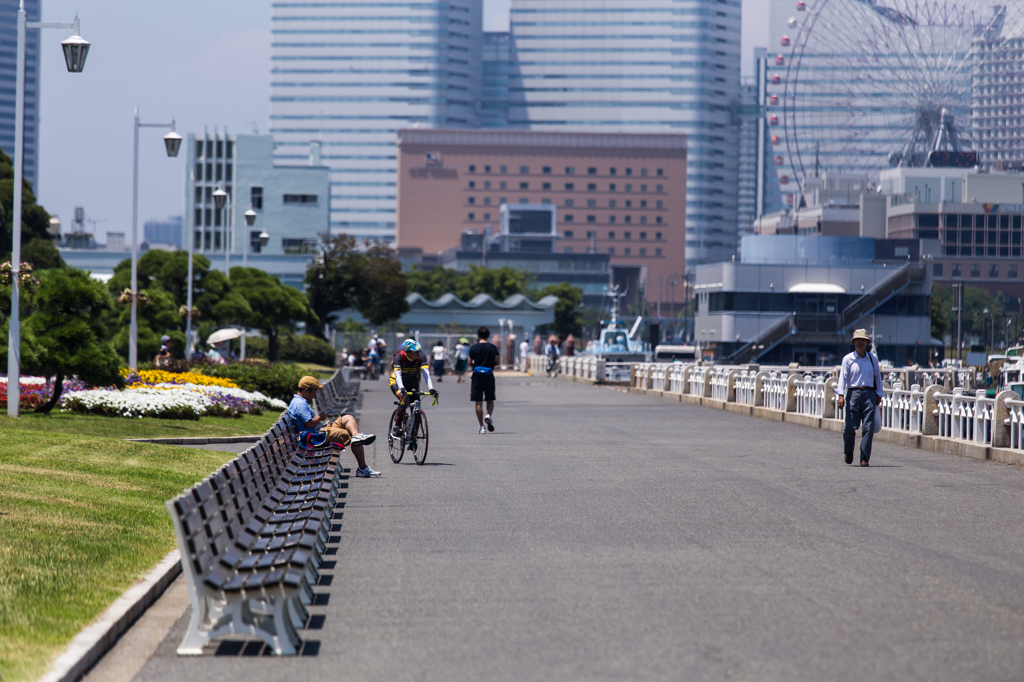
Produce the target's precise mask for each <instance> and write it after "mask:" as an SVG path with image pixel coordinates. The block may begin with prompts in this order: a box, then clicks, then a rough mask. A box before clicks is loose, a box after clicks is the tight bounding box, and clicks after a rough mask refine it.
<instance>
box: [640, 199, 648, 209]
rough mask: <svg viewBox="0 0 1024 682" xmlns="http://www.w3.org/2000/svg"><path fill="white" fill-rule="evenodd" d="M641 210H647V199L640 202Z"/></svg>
mask: <svg viewBox="0 0 1024 682" xmlns="http://www.w3.org/2000/svg"><path fill="white" fill-rule="evenodd" d="M640 208H647V200H646V199H644V200H643V201H641V202H640Z"/></svg>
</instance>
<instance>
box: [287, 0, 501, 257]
mask: <svg viewBox="0 0 1024 682" xmlns="http://www.w3.org/2000/svg"><path fill="white" fill-rule="evenodd" d="M482 15H483V8H482V0H445V2H410V1H408V0H406V1H405V2H395V1H392V0H376V1H374V2H367V1H365V0H363V1H358V0H338V1H335V2H314V3H311V2H274V3H273V4H272V40H271V60H272V61H271V63H272V66H271V86H270V119H271V132H272V134H273V136H274V140H275V143H276V149H275V160H276V161H277V162H278V163H283V164H295V165H303V164H306V163H308V150H309V143H310V141H311V140H316V139H322V140H323V157H322V158H323V163H324V164H325V165H327V166H329V167H330V168H331V171H332V172H331V233H332V234H340V233H346V234H350V235H353V236H355V237H358V238H370V239H379V240H382V241H391V240H393V239H394V235H395V195H396V176H395V173H396V168H397V154H396V149H395V143H396V135H395V134H396V131H398V130H399V129H400V128H415V127H423V128H476V127H479V125H480V90H481V86H480V83H481V64H480V55H481V51H482V41H483V27H482Z"/></svg>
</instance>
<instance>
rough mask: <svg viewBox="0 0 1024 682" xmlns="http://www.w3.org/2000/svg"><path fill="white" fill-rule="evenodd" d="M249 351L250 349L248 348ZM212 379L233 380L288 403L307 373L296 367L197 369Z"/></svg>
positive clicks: (243, 366) (230, 366)
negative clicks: (300, 380)
mask: <svg viewBox="0 0 1024 682" xmlns="http://www.w3.org/2000/svg"><path fill="white" fill-rule="evenodd" d="M246 351H248V348H246ZM195 369H196V370H197V371H199V372H200V373H202V374H205V375H207V376H211V377H221V378H223V379H231V380H232V381H234V382H235V383H236V384H238V385H239V387H241V388H242V389H244V390H246V391H259V392H260V393H264V394H266V395H268V396H270V397H271V398H277V399H279V400H283V401H285V402H288V401H290V400H291V399H292V396H293V395H295V391H297V390H298V386H299V379H301V378H302V377H304V376H305V375H306V372H304V371H303V370H302V368H300V367H296V366H295V365H284V364H281V365H264V364H251V363H236V364H233V365H203V366H201V367H196V368H195Z"/></svg>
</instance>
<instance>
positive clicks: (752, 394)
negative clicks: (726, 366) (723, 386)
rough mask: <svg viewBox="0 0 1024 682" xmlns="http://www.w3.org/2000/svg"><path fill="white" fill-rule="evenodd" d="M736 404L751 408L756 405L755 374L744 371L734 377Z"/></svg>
mask: <svg viewBox="0 0 1024 682" xmlns="http://www.w3.org/2000/svg"><path fill="white" fill-rule="evenodd" d="M736 403H737V404H739V405H750V406H751V407H753V406H754V405H756V404H757V372H753V371H750V370H746V371H743V372H740V374H739V376H737V377H736Z"/></svg>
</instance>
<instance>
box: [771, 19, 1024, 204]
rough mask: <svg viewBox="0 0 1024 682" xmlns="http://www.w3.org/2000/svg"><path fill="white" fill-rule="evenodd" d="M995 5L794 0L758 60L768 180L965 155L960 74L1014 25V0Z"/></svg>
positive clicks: (967, 85)
mask: <svg viewBox="0 0 1024 682" xmlns="http://www.w3.org/2000/svg"><path fill="white" fill-rule="evenodd" d="M1007 4H1009V5H1010V8H1009V10H1008V9H1007V7H1006V6H1000V5H992V4H991V0H807V1H806V2H805V1H803V0H800V1H796V0H794V2H793V14H792V16H791V17H789V19H788V22H787V26H788V29H789V30H788V32H787V34H785V35H783V36H781V39H779V44H778V45H777V47H776V48H773V49H772V52H771V53H770V54H769V64H768V68H769V71H768V74H769V75H768V78H769V83H770V85H769V87H768V92H769V96H768V118H769V125H770V130H771V143H772V149H773V153H774V157H775V165H776V166H778V167H779V169H778V170H779V173H780V182H781V183H782V184H783V185H785V184H788V183H789V182H790V181H792V182H794V183H795V184H796V185H797V186H798V189H799V187H801V186H802V185H803V184H804V181H805V180H806V179H807V178H811V177H816V176H817V175H818V173H819V172H820V171H823V170H829V171H838V172H841V173H858V174H868V173H871V172H876V171H878V170H881V169H883V168H886V167H893V166H911V167H920V166H927V165H970V166H973V165H975V163H976V161H975V160H973V158H974V157H972V156H971V151H972V149H973V148H974V147H973V142H974V140H973V139H972V135H973V133H972V129H971V98H972V82H976V81H977V78H976V77H977V74H978V73H979V72H983V71H984V70H985V68H986V62H987V61H988V60H989V59H992V58H994V56H998V57H999V58H1000V59H1005V55H1006V54H1007V52H1006V50H1004V49H1002V48H1003V47H1005V46H1006V45H1008V44H1009V43H1008V41H1012V40H1014V39H1018V40H1019V39H1020V38H1021V36H1022V33H1024V32H1022V28H1024V9H1022V7H1021V5H1022V4H1024V3H1021V2H1020V0H1008V2H1007ZM776 50H777V51H776ZM1018 54H1019V53H1017V52H1013V55H1014V58H1018V59H1019V57H1018ZM1017 72H1018V73H1019V72H1020V71H1019V69H1017ZM1017 106H1018V108H1019V107H1020V106H1021V105H1020V104H1018V105H1017ZM935 152H938V153H939V154H940V156H935V155H934V154H933V153H935ZM939 159H941V163H940V162H939ZM787 173H788V174H791V175H792V177H790V176H789V175H787ZM784 192H785V188H784ZM791 196H792V195H790V198H791Z"/></svg>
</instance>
